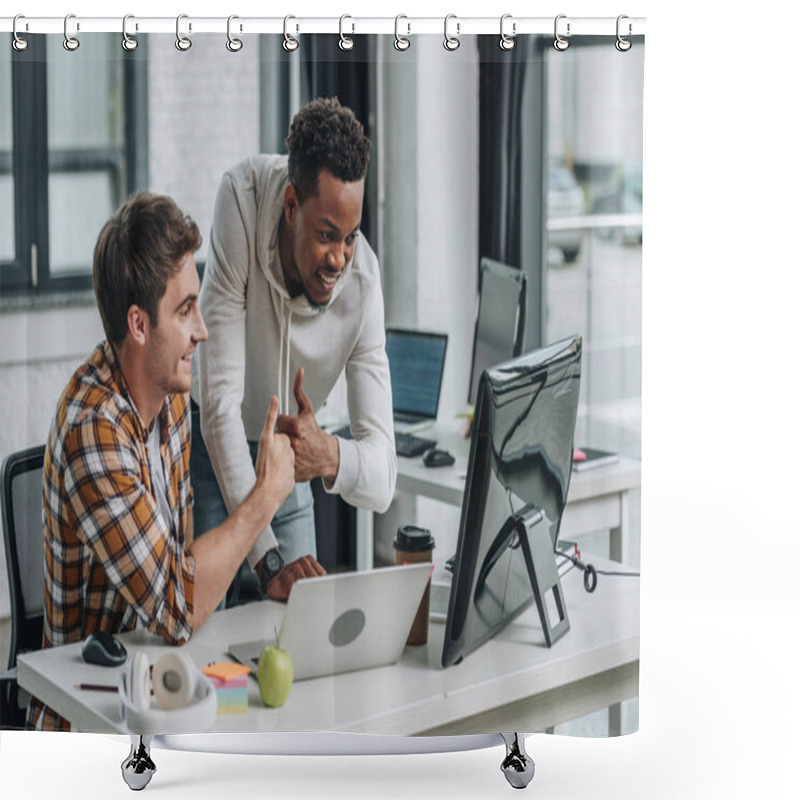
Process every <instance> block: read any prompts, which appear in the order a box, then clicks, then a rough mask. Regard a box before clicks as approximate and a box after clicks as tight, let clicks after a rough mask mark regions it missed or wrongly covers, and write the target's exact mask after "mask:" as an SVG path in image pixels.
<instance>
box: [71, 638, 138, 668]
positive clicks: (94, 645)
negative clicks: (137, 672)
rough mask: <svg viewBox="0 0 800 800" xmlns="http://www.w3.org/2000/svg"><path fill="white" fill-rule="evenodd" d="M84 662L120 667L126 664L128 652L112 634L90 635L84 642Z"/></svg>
mask: <svg viewBox="0 0 800 800" xmlns="http://www.w3.org/2000/svg"><path fill="white" fill-rule="evenodd" d="M82 653H83V660H84V661H86V662H87V663H89V664H100V666H102V667H118V666H119V665H120V664H124V663H125V659H127V657H128V651H127V650H126V649H125V646H124V645H123V644H122V642H120V641H119V640H118V639H115V638H114V637H113V636H112V635H111V634H110V633H103V632H102V631H97V632H96V633H90V634H89V635H88V636H87V637H86V639H85V640H84V642H83V650H82Z"/></svg>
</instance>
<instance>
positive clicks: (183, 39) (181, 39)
mask: <svg viewBox="0 0 800 800" xmlns="http://www.w3.org/2000/svg"><path fill="white" fill-rule="evenodd" d="M188 16H189V15H188V14H178V18H177V19H176V20H175V47H177V48H178V50H180V51H181V52H184V53H185V52H186V51H187V50H188V49H189V48H190V47H191V46H192V40H191V39H190V38H189V37H188V36H181V20H182V19H186V18H187V17H188ZM189 30H190V31H191V30H192V23H191V22H190V23H189Z"/></svg>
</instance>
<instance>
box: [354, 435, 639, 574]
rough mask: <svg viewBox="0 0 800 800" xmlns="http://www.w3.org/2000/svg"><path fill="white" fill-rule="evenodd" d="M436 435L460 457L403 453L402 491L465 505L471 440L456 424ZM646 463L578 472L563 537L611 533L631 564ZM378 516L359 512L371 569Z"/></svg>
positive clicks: (362, 550) (625, 461)
mask: <svg viewBox="0 0 800 800" xmlns="http://www.w3.org/2000/svg"><path fill="white" fill-rule="evenodd" d="M419 435H420V436H424V437H426V438H429V439H436V440H437V442H438V445H437V446H438V447H440V448H442V449H444V450H449V451H450V452H451V453H452V454H453V456H454V457H455V459H456V461H455V464H453V465H452V466H450V467H426V466H425V465H424V464H423V463H422V457H421V456H420V457H418V458H403V457H402V456H398V457H397V487H396V488H397V491H398V492H408V493H410V494H415V495H418V496H421V497H429V498H432V499H434V500H439V501H441V502H443V503H447V504H449V505H453V506H458V507H460V506H461V501H462V498H463V496H464V483H465V478H466V472H467V462H468V460H469V446H470V442H469V440H468V439H462V438H461V437H460V436H459V435H458V425H457V424H456V423H449V424H448V423H437V425H436V426H435V427H434V428H433V429H432V430H428V431H424V432H422V433H420V434H419ZM641 480H642V470H641V463H640V462H639V461H635V460H633V459H630V458H620V460H619V461H618V462H617V463H615V464H610V465H608V466H605V467H596V468H595V469H590V470H586V471H585V472H573V473H572V478H571V479H570V486H569V495H568V497H567V506H566V508H565V509H564V515H563V517H562V520H561V532H560V538H562V539H578V538H580V536H581V535H585V534H587V533H592V532H594V531H600V530H608V531H609V532H610V550H609V556H610V557H611V558H612V559H613V560H614V561H619V562H622V563H630V558H629V537H628V527H629V494H630V491H631V490H632V489H637V488H639V486H641ZM373 537H374V517H373V514H372V512H369V511H364V510H361V509H359V510H358V512H357V514H356V565H357V568H358V569H369V568H370V567H372V565H373V563H374V561H373V559H374V539H373Z"/></svg>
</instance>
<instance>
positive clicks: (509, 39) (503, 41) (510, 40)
mask: <svg viewBox="0 0 800 800" xmlns="http://www.w3.org/2000/svg"><path fill="white" fill-rule="evenodd" d="M507 19H511V14H503V16H502V17H500V49H501V50H513V49H514V48H515V47H516V46H517V40H516V39H515V38H514V37H515V36H516V34H517V23H516V22H512V23H511V36H506V34H505V32H504V31H503V25H504V24H505V21H506V20H507Z"/></svg>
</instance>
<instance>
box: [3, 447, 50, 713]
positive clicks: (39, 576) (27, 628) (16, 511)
mask: <svg viewBox="0 0 800 800" xmlns="http://www.w3.org/2000/svg"><path fill="white" fill-rule="evenodd" d="M43 466H44V445H39V446H37V447H32V448H30V449H28V450H21V451H19V452H16V453H11V454H10V455H9V456H7V457H6V458H5V460H4V461H3V465H2V467H0V482H2V489H3V493H2V496H0V500H1V501H2V513H3V542H4V544H5V551H6V569H7V572H8V588H9V594H10V595H11V647H10V650H9V654H8V671H7V672H5V673H4V674H3V675H2V676H0V727H2V728H24V727H25V712H26V708H27V705H28V699H29V696H28V693H27V692H25V691H24V690H20V689H19V687H18V686H17V655H18V654H19V653H24V652H26V651H28V650H39V649H40V648H41V646H42V626H43V624H44V610H43V605H42V604H43V599H42V598H43V583H44V567H43V562H42V559H43V545H42V470H43Z"/></svg>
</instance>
